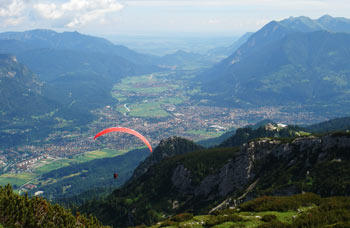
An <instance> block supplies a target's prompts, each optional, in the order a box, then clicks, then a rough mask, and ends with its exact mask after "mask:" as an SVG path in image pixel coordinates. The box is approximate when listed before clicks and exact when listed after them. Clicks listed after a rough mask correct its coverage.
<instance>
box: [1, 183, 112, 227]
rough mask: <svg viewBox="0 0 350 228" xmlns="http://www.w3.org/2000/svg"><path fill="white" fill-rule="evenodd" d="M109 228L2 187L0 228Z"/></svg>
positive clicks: (56, 206)
mask: <svg viewBox="0 0 350 228" xmlns="http://www.w3.org/2000/svg"><path fill="white" fill-rule="evenodd" d="M2 225H4V227H23V228H24V227H25V228H38V227H43V228H44V227H45V228H46V227H72V228H73V227H91V228H92V227H107V226H103V225H102V224H101V223H100V222H99V221H98V220H96V218H94V217H89V218H87V217H85V216H82V215H80V214H78V213H77V214H76V215H72V214H71V212H70V211H68V210H65V209H64V208H62V207H61V206H59V205H57V204H56V205H52V204H50V203H48V202H47V201H46V200H44V199H43V198H38V197H34V198H31V199H30V198H28V196H27V195H25V196H19V195H17V194H15V193H13V189H12V188H11V186H10V185H7V186H5V187H2V186H0V227H2Z"/></svg>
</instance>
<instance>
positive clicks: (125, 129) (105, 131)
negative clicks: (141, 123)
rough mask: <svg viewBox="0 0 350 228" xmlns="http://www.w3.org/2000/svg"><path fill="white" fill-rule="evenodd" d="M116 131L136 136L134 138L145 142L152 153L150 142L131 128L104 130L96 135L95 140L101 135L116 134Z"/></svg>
mask: <svg viewBox="0 0 350 228" xmlns="http://www.w3.org/2000/svg"><path fill="white" fill-rule="evenodd" d="M114 131H117V132H124V133H128V134H131V135H134V136H136V137H138V138H139V139H141V140H142V142H144V143H145V144H146V145H147V146H148V149H149V150H150V151H151V153H152V147H151V144H150V143H149V142H148V140H147V139H146V138H145V137H144V136H143V135H141V134H140V133H138V132H137V131H135V130H132V129H129V128H125V127H111V128H107V129H104V130H103V131H101V132H99V133H97V134H96V135H95V137H94V139H97V138H98V137H100V136H101V135H104V134H107V133H110V132H114Z"/></svg>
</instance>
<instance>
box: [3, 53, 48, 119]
mask: <svg viewBox="0 0 350 228" xmlns="http://www.w3.org/2000/svg"><path fill="white" fill-rule="evenodd" d="M0 79H1V81H0V87H1V89H0V107H1V112H2V116H15V115H16V116H23V115H28V114H38V113H41V112H44V113H45V112H48V111H52V110H53V109H54V108H55V105H54V104H51V103H50V102H49V100H47V99H45V98H44V97H42V96H41V95H40V93H41V84H40V83H39V81H38V80H37V78H36V77H35V76H34V75H33V73H32V72H30V71H29V70H28V68H26V67H25V66H24V65H21V64H20V63H18V61H17V59H16V57H15V56H10V55H0ZM39 107H43V108H44V110H42V111H41V110H40V109H39Z"/></svg>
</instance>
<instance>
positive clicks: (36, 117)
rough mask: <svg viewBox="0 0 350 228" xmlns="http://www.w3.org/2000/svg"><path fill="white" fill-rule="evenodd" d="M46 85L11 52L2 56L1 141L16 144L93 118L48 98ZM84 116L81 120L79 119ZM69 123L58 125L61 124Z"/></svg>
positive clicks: (0, 67) (0, 71) (0, 60)
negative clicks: (45, 91) (44, 86)
mask: <svg viewBox="0 0 350 228" xmlns="http://www.w3.org/2000/svg"><path fill="white" fill-rule="evenodd" d="M42 92H43V84H42V83H41V82H40V81H39V80H38V79H37V77H36V76H35V75H34V74H33V72H31V71H30V70H29V69H28V68H27V67H26V66H24V65H22V64H21V63H19V62H18V60H17V58H16V57H14V56H11V55H0V95H1V96H0V107H1V108H0V112H1V115H0V122H1V127H0V142H1V145H2V146H6V145H17V144H20V143H23V142H24V141H28V140H30V139H35V138H40V137H41V136H45V135H47V134H49V133H50V132H51V131H53V130H57V129H61V130H64V129H70V128H72V127H75V126H79V125H83V124H86V123H87V122H88V121H91V120H92V116H91V115H90V114H89V113H83V112H80V111H79V110H77V109H74V108H71V109H70V110H69V111H68V110H67V108H66V107H64V106H63V105H61V104H60V103H58V102H56V101H54V100H52V99H49V98H48V97H45V96H44V95H43V94H42ZM77 117H82V118H81V119H80V118H79V119H76V118H77ZM62 122H66V123H68V122H69V124H66V125H63V126H59V124H60V123H62Z"/></svg>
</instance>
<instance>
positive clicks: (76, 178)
mask: <svg viewBox="0 0 350 228" xmlns="http://www.w3.org/2000/svg"><path fill="white" fill-rule="evenodd" d="M148 155H149V151H147V150H146V149H138V150H132V151H130V152H128V153H126V154H123V155H118V156H115V157H110V158H102V159H95V160H92V161H89V162H84V163H80V164H73V165H70V166H67V167H63V168H60V169H56V170H53V171H50V172H47V173H44V174H43V175H41V177H40V178H39V179H38V180H37V181H38V182H39V183H40V184H39V186H38V188H36V189H34V190H32V191H30V192H29V194H30V195H34V194H35V192H37V191H43V194H42V195H41V196H43V197H45V198H46V199H50V200H52V201H54V202H59V203H61V201H64V202H65V203H66V204H80V203H82V202H84V201H85V200H87V199H89V198H84V197H81V196H80V194H83V195H84V194H85V195H86V192H89V191H91V190H92V189H96V188H102V187H103V188H105V189H107V190H108V191H101V193H103V194H108V193H110V192H112V190H111V189H115V188H117V187H120V186H122V185H123V184H124V183H125V182H126V181H128V180H129V179H130V177H131V175H132V174H133V171H134V169H135V168H136V167H137V166H138V165H139V163H140V162H142V161H143V160H144V159H145V158H146V157H147V156H148ZM114 173H118V179H114V178H113V174H114ZM97 195H99V194H96V195H95V196H97ZM66 198H69V199H70V202H68V200H66Z"/></svg>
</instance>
